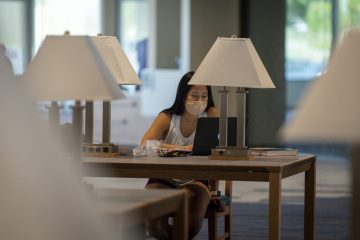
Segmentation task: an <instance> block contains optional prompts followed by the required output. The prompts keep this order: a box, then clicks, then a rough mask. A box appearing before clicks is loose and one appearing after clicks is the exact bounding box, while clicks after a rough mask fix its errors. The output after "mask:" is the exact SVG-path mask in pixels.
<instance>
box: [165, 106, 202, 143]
mask: <svg viewBox="0 0 360 240" xmlns="http://www.w3.org/2000/svg"><path fill="white" fill-rule="evenodd" d="M201 117H207V113H206V112H203V113H202V114H201V115H200V116H199V118H201ZM195 131H196V129H195ZM195 131H194V132H193V133H191V135H190V136H189V137H184V136H183V135H182V133H181V131H180V115H176V114H173V115H172V116H171V122H170V128H169V132H168V134H167V136H166V138H165V140H164V143H166V144H173V145H181V146H186V145H192V144H193V143H194V137H195Z"/></svg>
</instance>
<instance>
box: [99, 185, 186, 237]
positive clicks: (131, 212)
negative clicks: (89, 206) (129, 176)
mask: <svg viewBox="0 0 360 240" xmlns="http://www.w3.org/2000/svg"><path fill="white" fill-rule="evenodd" d="M94 194H95V202H96V206H97V208H98V210H99V211H100V212H101V213H103V214H106V216H107V217H108V218H110V219H111V222H112V223H119V224H120V226H117V227H119V228H121V229H120V232H122V233H127V234H128V235H129V237H130V238H131V239H133V238H134V236H138V233H135V235H131V234H134V233H131V231H130V232H129V229H130V230H131V229H134V228H135V229H136V230H139V229H138V228H137V227H138V226H141V225H142V226H144V223H145V221H146V220H152V219H155V218H157V217H161V216H165V215H168V214H173V213H174V232H173V237H172V239H177V240H187V232H188V231H187V227H188V223H187V218H188V217H187V216H188V192H187V191H186V190H172V189H168V190H167V189H164V190H157V189H151V190H142V189H94ZM140 230H142V231H143V233H140V238H141V234H142V238H141V239H144V238H145V229H140ZM124 239H125V238H124Z"/></svg>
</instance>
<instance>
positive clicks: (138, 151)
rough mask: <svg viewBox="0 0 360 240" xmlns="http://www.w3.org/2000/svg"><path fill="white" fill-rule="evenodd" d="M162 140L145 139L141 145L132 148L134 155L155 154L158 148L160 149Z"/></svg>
mask: <svg viewBox="0 0 360 240" xmlns="http://www.w3.org/2000/svg"><path fill="white" fill-rule="evenodd" d="M161 145H162V141H159V140H155V139H152V140H147V141H146V143H145V145H144V146H143V147H140V146H138V147H135V148H134V149H133V154H134V156H157V155H158V150H159V149H161Z"/></svg>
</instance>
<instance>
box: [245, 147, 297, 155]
mask: <svg viewBox="0 0 360 240" xmlns="http://www.w3.org/2000/svg"><path fill="white" fill-rule="evenodd" d="M249 152H250V155H254V156H297V155H298V150H297V149H294V148H272V147H255V148H250V149H249Z"/></svg>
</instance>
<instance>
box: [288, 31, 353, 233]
mask: <svg viewBox="0 0 360 240" xmlns="http://www.w3.org/2000/svg"><path fill="white" fill-rule="evenodd" d="M359 62H360V28H355V29H352V30H350V31H348V32H347V33H346V34H345V36H344V39H343V41H342V42H341V43H340V44H339V45H338V46H337V47H336V48H335V51H334V53H333V55H332V58H331V60H330V62H329V64H328V66H327V70H326V73H324V74H323V75H321V76H320V77H319V78H318V79H317V80H314V82H313V83H312V86H311V87H310V88H309V90H308V92H306V93H305V95H304V98H303V100H302V102H301V104H300V107H299V109H298V110H297V112H296V114H295V116H294V118H293V119H292V121H290V122H289V124H288V125H287V126H286V127H285V128H284V129H283V130H282V134H283V137H284V139H285V140H287V141H293V142H294V141H297V142H304V141H309V142H328V141H337V142H349V143H352V151H351V152H352V154H351V159H352V160H351V162H352V163H351V164H352V167H351V169H352V184H353V186H352V191H353V198H352V210H351V213H352V214H353V216H352V235H353V236H352V239H360V228H359V226H360V207H359V204H360V174H359V173H360V107H359V106H358V104H359V102H360V94H359V89H360V67H359Z"/></svg>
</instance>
